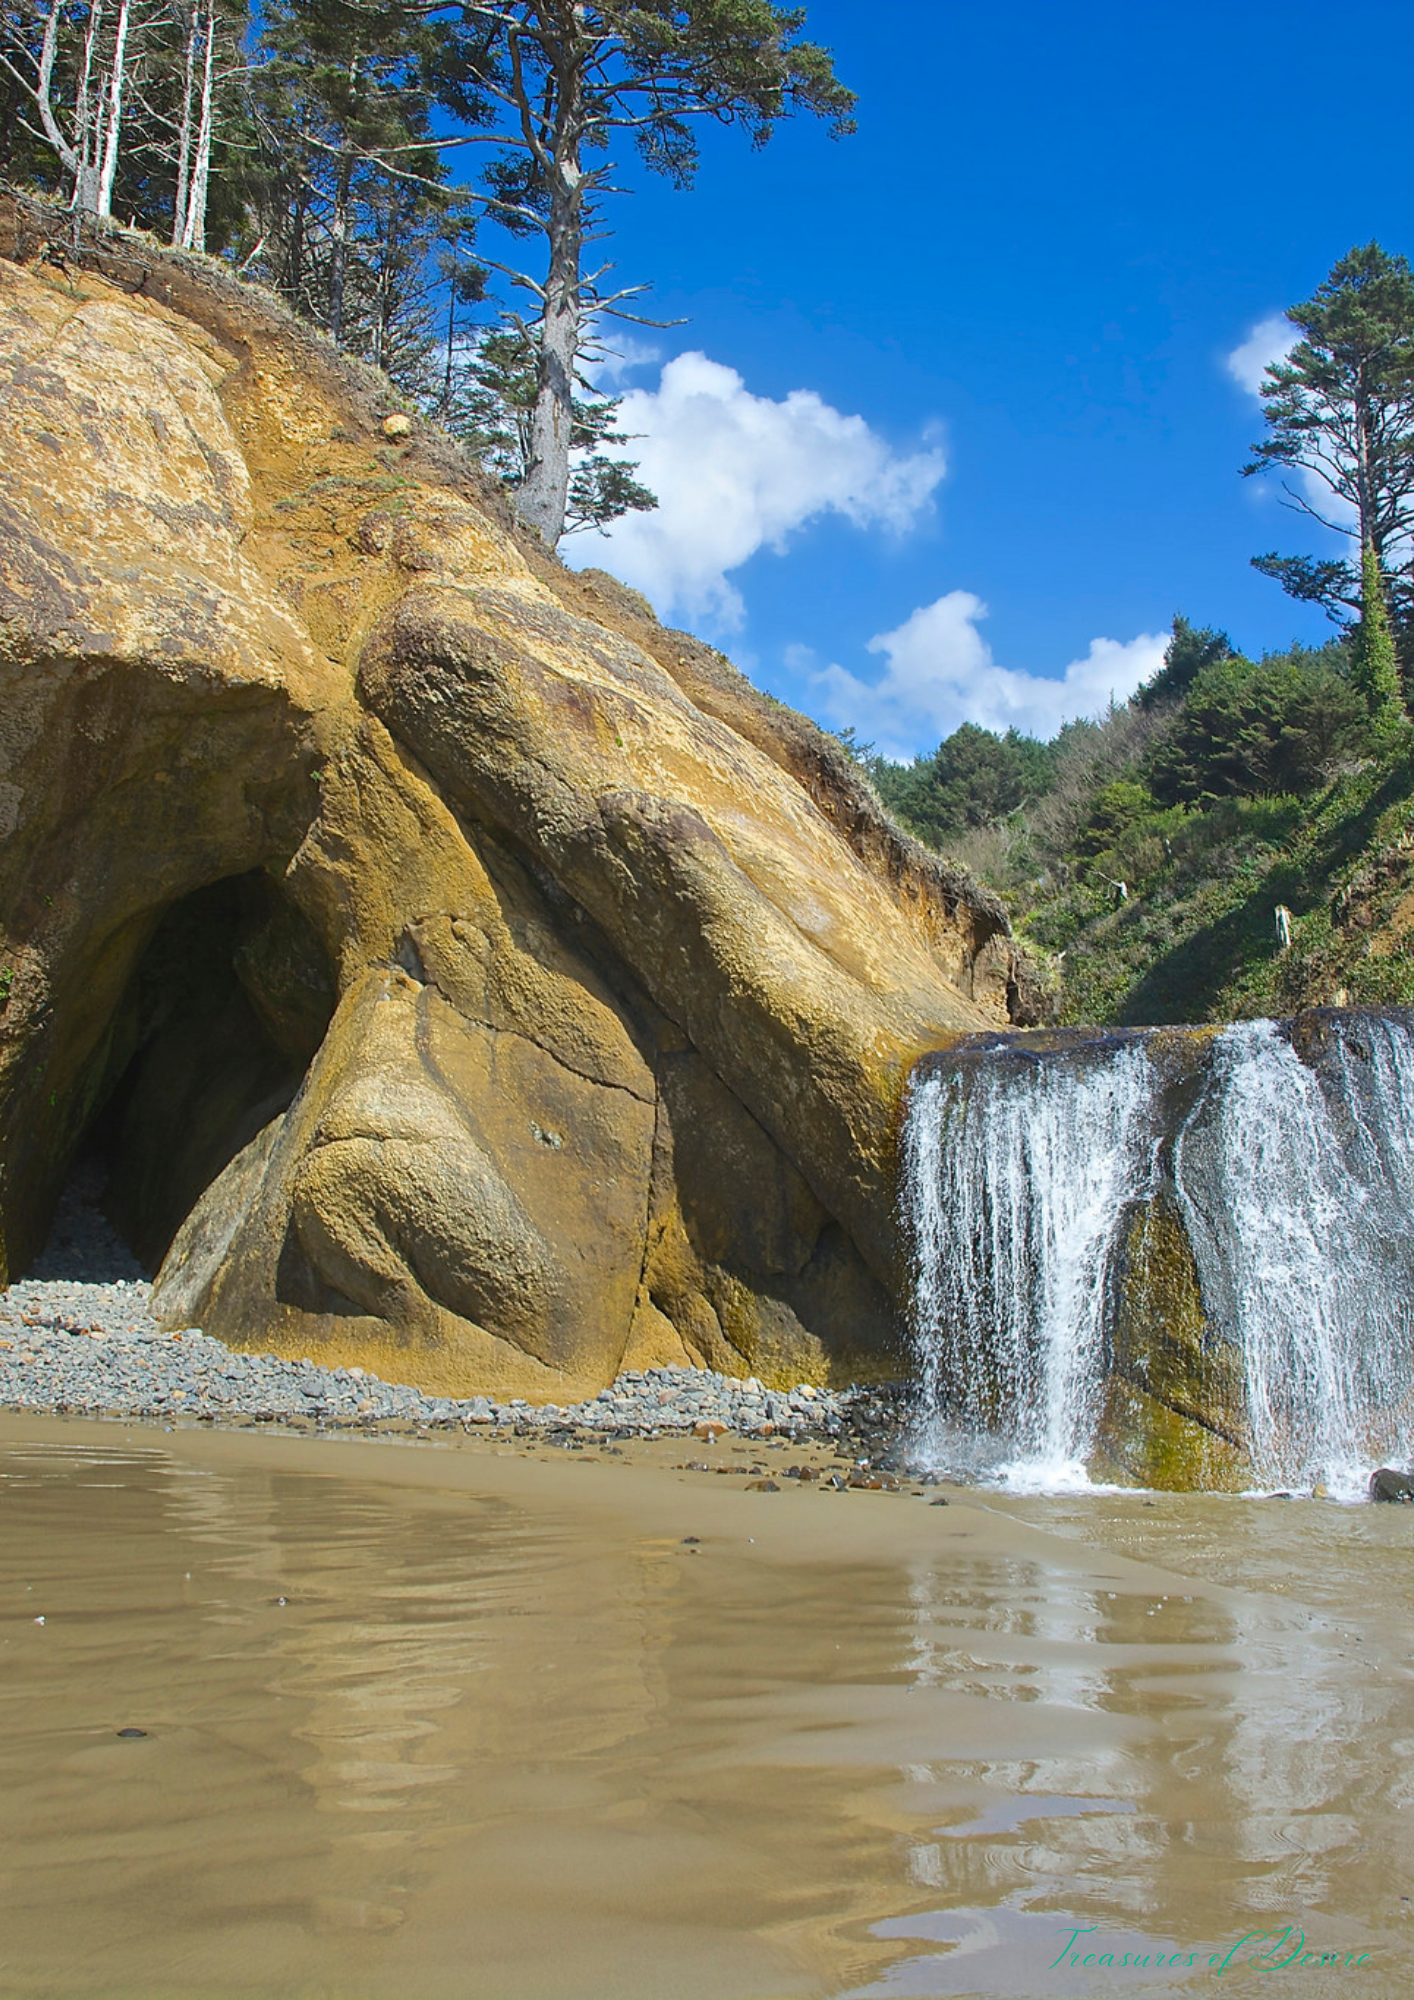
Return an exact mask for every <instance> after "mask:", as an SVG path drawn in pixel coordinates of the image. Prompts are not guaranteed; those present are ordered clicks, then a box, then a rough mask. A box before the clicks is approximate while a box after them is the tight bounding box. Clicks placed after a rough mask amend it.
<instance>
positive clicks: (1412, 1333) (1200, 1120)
mask: <svg viewBox="0 0 1414 2000" xmlns="http://www.w3.org/2000/svg"><path fill="white" fill-rule="evenodd" d="M1331 1058H1332V1059H1331V1061H1330V1062H1329V1063H1328V1064H1325V1065H1323V1066H1322V1070H1323V1071H1324V1073H1322V1070H1317V1069H1316V1068H1314V1067H1312V1066H1310V1065H1308V1064H1307V1063H1305V1062H1303V1061H1302V1060H1301V1057H1300V1056H1299V1055H1298V1054H1297V1052H1296V1050H1295V1049H1294V1048H1293V1047H1292V1044H1291V1040H1290V1038H1289V1037H1288V1036H1287V1035H1285V1034H1283V1033H1282V1032H1281V1031H1280V1029H1279V1028H1278V1027H1277V1025H1276V1023H1274V1022H1272V1021H1251V1022H1245V1023H1243V1024H1241V1025H1239V1026H1237V1027H1233V1028H1229V1029H1227V1030H1226V1031H1225V1032H1224V1033H1223V1034H1222V1035H1221V1036H1220V1037H1219V1038H1218V1041H1217V1043H1216V1046H1215V1048H1214V1051H1213V1066H1212V1070H1211V1073H1210V1077H1209V1080H1208V1083H1207V1086H1206V1088H1205V1090H1204V1092H1203V1095H1202V1097H1201V1098H1200V1100H1199V1102H1198V1104H1197V1106H1196V1107H1195V1109H1194V1111H1193V1112H1192V1114H1191V1116H1190V1117H1189V1118H1188V1120H1187V1122H1186V1123H1185V1125H1184V1127H1183V1129H1182V1131H1181V1132H1180V1134H1179V1136H1178V1141H1177V1145H1176V1147H1175V1160H1174V1167H1175V1172H1174V1179H1175V1183H1176V1186H1177V1190H1178V1197H1179V1201H1180V1204H1181V1206H1182V1209H1183V1215H1184V1221H1185V1223H1186V1224H1187V1228H1188V1236H1189V1241H1190V1242H1191V1243H1192V1245H1193V1252H1194V1257H1195V1260H1196V1262H1197V1266H1198V1274H1199V1282H1200V1285H1201V1287H1202V1291H1203V1298H1204V1303H1205V1305H1206V1307H1207V1310H1208V1312H1209V1314H1210V1315H1211V1317H1212V1318H1213V1320H1214V1321H1215V1322H1216V1323H1217V1324H1218V1325H1220V1326H1223V1327H1227V1328H1231V1329H1232V1330H1233V1332H1234V1333H1235V1336H1236V1338H1237V1340H1238V1342H1239V1344H1240V1347H1241V1351H1242V1356H1243V1372H1244V1378H1245V1384H1246V1401H1247V1421H1248V1425H1249V1429H1250V1443H1249V1450H1250V1453H1251V1457H1252V1461H1253V1465H1254V1467H1255V1470H1256V1474H1257V1477H1258V1479H1259V1480H1260V1481H1261V1482H1262V1483H1264V1484H1267V1485H1273V1486H1292V1487H1309V1486H1312V1485H1314V1484H1317V1483H1324V1484H1325V1485H1327V1486H1328V1487H1330V1488H1331V1490H1332V1491H1339V1492H1343V1493H1349V1492H1351V1491H1352V1490H1355V1491H1359V1490H1362V1489H1363V1487H1364V1483H1365V1480H1364V1474H1365V1473H1366V1472H1367V1471H1368V1469H1369V1467H1370V1465H1371V1464H1372V1463H1378V1462H1379V1461H1380V1460H1381V1459H1383V1458H1387V1457H1390V1456H1394V1455H1397V1454H1399V1453H1400V1451H1401V1446H1402V1445H1403V1444H1404V1439H1403V1438H1402V1436H1401V1432H1402V1431H1403V1430H1406V1429H1407V1419H1408V1416H1409V1411H1408V1410H1407V1409H1401V1404H1402V1403H1403V1402H1405V1400H1406V1399H1407V1398H1408V1397H1409V1395H1410V1392H1411V1388H1414V1379H1411V1346H1412V1345H1414V1161H1411V1154H1410V1141H1411V1138H1414V1133H1411V1130H1410V1123H1411V1116H1414V1042H1411V1038H1410V1035H1409V1032H1408V1030H1407V1029H1406V1028H1404V1027H1403V1026H1401V1025H1400V1024H1398V1023H1395V1022H1392V1021H1388V1020H1382V1019H1380V1018H1379V1017H1378V1016H1373V1015H1370V1016H1362V1017H1358V1020H1357V1022H1356V1023H1355V1024H1354V1025H1351V1026H1347V1027H1345V1028H1343V1029H1341V1030H1339V1031H1338V1032H1337V1034H1336V1036H1335V1037H1334V1040H1333V1044H1332V1048H1331Z"/></svg>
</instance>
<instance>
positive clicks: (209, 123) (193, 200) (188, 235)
mask: <svg viewBox="0 0 1414 2000" xmlns="http://www.w3.org/2000/svg"><path fill="white" fill-rule="evenodd" d="M215 61H216V0H207V6H206V50H205V58H204V61H203V65H202V72H201V116H200V118H199V119H198V121H197V128H196V164H195V166H194V167H193V170H192V179H191V192H190V195H189V196H188V199H187V214H186V221H185V223H184V225H183V228H182V248H183V249H184V250H205V248H206V201H207V191H208V189H209V187H210V184H211V139H212V133H213V130H214V127H215Z"/></svg>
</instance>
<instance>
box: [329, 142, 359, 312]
mask: <svg viewBox="0 0 1414 2000" xmlns="http://www.w3.org/2000/svg"><path fill="white" fill-rule="evenodd" d="M353 169H354V162H353V154H352V153H347V152H346V153H341V154H340V155H339V171H338V177H337V179H336V180H335V183H334V213H333V216H332V218H331V220H330V223H329V236H330V250H329V333H330V337H331V338H332V340H333V342H334V345H335V347H342V346H343V344H344V284H345V280H346V276H347V268H348V244H349V189H350V188H351V187H352V185H353Z"/></svg>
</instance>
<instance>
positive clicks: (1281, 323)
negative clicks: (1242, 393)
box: [1227, 313, 1301, 396]
mask: <svg viewBox="0 0 1414 2000" xmlns="http://www.w3.org/2000/svg"><path fill="white" fill-rule="evenodd" d="M1300 337H1301V336H1300V334H1299V332H1298V331H1297V329H1296V328H1295V327H1294V326H1293V325H1292V324H1291V321H1290V320H1289V319H1288V318H1287V316H1286V314H1285V313H1273V314H1272V316H1271V318H1270V319H1264V320H1259V321H1258V322H1257V324H1256V326H1254V327H1253V329H1252V331H1251V332H1250V333H1249V334H1248V336H1247V338H1246V340H1244V341H1243V342H1242V344H1241V346H1240V347H1234V348H1233V350H1232V352H1231V354H1229V355H1228V357H1227V372H1228V374H1229V375H1231V377H1232V379H1233V381H1234V382H1236V384H1237V385H1238V387H1239V388H1240V389H1245V390H1246V391H1247V393H1248V395H1249V396H1260V395H1261V393H1262V388H1263V384H1264V377H1265V375H1266V371H1267V368H1268V365H1269V364H1270V363H1271V362H1273V361H1280V360H1282V359H1283V358H1284V357H1285V356H1286V355H1288V354H1289V353H1290V352H1291V350H1292V348H1293V347H1294V346H1295V345H1296V343H1297V341H1298V340H1299V339H1300Z"/></svg>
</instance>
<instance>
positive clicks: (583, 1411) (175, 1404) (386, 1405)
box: [0, 1278, 872, 1442]
mask: <svg viewBox="0 0 1414 2000" xmlns="http://www.w3.org/2000/svg"><path fill="white" fill-rule="evenodd" d="M150 1296H151V1287H150V1286H149V1285H147V1284H146V1283H145V1282H143V1281H141V1280H132V1279H117V1280H114V1281H112V1282H108V1283H95V1282H86V1281H83V1280H80V1279H72V1278H62V1279H61V1278H29V1279H23V1280H21V1281H20V1282H19V1283H17V1284H14V1285H12V1286H11V1287H10V1288H9V1290H8V1291H7V1292H4V1293H0V1403H3V1404H5V1405H7V1406H9V1407H10V1408H14V1409H25V1410H36V1409H39V1410H57V1411H59V1412H61V1413H62V1412H70V1411H71V1412H74V1413H76V1414H92V1415H104V1416H119V1417H146V1418H151V1417H169V1418H170V1417H173V1416H195V1417H202V1418H210V1419H213V1420H214V1419H217V1418H226V1419H229V1418H233V1417H236V1418H240V1417H243V1418H247V1419H253V1420H254V1421H255V1422H257V1423H261V1422H264V1423H284V1422H289V1421H291V1420H297V1421H301V1420H302V1421H313V1422H317V1423H322V1424H326V1425H355V1426H358V1425H368V1426H377V1425H381V1424H385V1423H388V1422H393V1423H397V1424H399V1425H400V1426H404V1425H411V1426H412V1427H414V1428H427V1429H434V1428H442V1429H451V1428H471V1427H475V1428H477V1429H483V1428H492V1429H495V1430H497V1431H505V1432H509V1433H511V1434H513V1435H517V1436H530V1435H539V1434H545V1433H554V1432H573V1431H585V1432H594V1433H597V1434H599V1435H602V1436H607V1437H652V1436H655V1435H657V1436H673V1435H679V1436H691V1435H694V1434H699V1433H700V1434H704V1435H710V1434H711V1432H712V1430H713V1429H714V1428H719V1429H721V1430H725V1431H732V1432H738V1433H740V1434H742V1435H744V1436H751V1437H759V1436H780V1437H782V1438H790V1439H792V1440H796V1439H800V1440H803V1439H807V1438H820V1439H829V1440H832V1441H837V1442H838V1441H841V1440H846V1441H847V1440H848V1439H849V1438H851V1437H853V1436H855V1435H856V1434H857V1433H859V1431H860V1429H861V1425H862V1423H863V1421H864V1412H863V1410H862V1409H861V1408H857V1407H856V1406H857V1405H859V1404H860V1403H861V1401H862V1400H864V1399H867V1397H868V1392H864V1391H859V1390H846V1391H843V1392H838V1393H837V1392H834V1391H830V1390H826V1389H816V1388H813V1387H811V1386H809V1385H808V1384H802V1385H800V1386H799V1387H797V1388H794V1389H791V1390H776V1389H767V1388H766V1387H764V1386H763V1384H762V1383H760V1382H758V1381H756V1380H755V1379H754V1378H749V1379H747V1380H745V1381H738V1380H734V1379H733V1378H732V1377H730V1376H726V1375H718V1374H714V1373H712V1372H710V1371H709V1370H705V1369H696V1368H650V1369H648V1370H646V1371H644V1372H641V1373H638V1372H629V1373H626V1374H623V1375H620V1376H619V1378H618V1380H617V1381H616V1382H615V1383H614V1385H613V1387H612V1388H609V1389H604V1390H601V1392H600V1393H599V1394H598V1395H597V1396H594V1397H591V1398H590V1399H589V1400H588V1401H586V1402H583V1403H576V1404H567V1405H562V1404H554V1403H550V1404H540V1405H532V1404H530V1403H527V1402H525V1401H524V1400H522V1399H520V1398H516V1399H514V1400H512V1401H509V1402H505V1403H501V1402H496V1401H495V1400H493V1399H492V1398H491V1397H489V1396H469V1397H463V1398H456V1397H450V1396H431V1395H426V1394H424V1393H423V1392H422V1390H420V1389H415V1388H412V1387H410V1386H408V1385H405V1384H400V1383H393V1382H384V1381H381V1380H380V1379H379V1378H378V1377H377V1376H375V1375H371V1374H368V1373H367V1372H366V1371H365V1370H363V1369H360V1368H322V1367H319V1366H318V1365H317V1364H316V1363H314V1362H313V1361H309V1360H305V1361H288V1360H284V1359H282V1358H281V1357H280V1356H278V1355H274V1354H243V1353H238V1352H237V1351H235V1350H234V1349H232V1348H229V1347H226V1346H225V1345H224V1344H223V1343H222V1342H221V1341H219V1340H213V1339H211V1338H210V1336H209V1335H207V1334H204V1333H202V1332H201V1331H200V1329H199V1328H195V1327H193V1328H188V1329H187V1330H185V1331H184V1332H181V1333H168V1332H164V1331H163V1330H162V1329H161V1328H160V1327H159V1326H158V1325H157V1322H156V1321H155V1320H154V1319H153V1317H152V1315H151V1313H150V1311H149V1309H148V1306H149V1300H150ZM869 1428H871V1429H872V1420H871V1422H870V1425H869Z"/></svg>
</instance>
